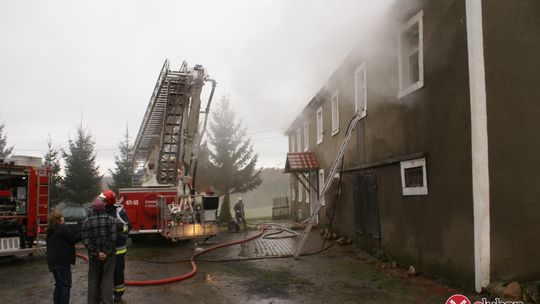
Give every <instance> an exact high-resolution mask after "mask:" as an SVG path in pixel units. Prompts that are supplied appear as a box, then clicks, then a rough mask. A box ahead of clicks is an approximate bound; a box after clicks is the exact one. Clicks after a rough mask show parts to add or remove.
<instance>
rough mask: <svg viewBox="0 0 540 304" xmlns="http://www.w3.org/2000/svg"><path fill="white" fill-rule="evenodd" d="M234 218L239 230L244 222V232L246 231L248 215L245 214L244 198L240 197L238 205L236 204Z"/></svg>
mask: <svg viewBox="0 0 540 304" xmlns="http://www.w3.org/2000/svg"><path fill="white" fill-rule="evenodd" d="M234 217H235V218H236V227H238V228H237V229H239V225H240V222H242V224H243V225H244V230H246V229H247V226H246V214H245V213H244V202H243V201H242V197H239V198H238V201H237V202H236V204H234Z"/></svg>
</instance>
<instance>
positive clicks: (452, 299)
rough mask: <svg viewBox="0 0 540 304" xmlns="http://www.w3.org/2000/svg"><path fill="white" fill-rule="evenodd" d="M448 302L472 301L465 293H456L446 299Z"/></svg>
mask: <svg viewBox="0 0 540 304" xmlns="http://www.w3.org/2000/svg"><path fill="white" fill-rule="evenodd" d="M446 304H471V301H469V299H467V297H466V296H464V295H460V294H455V295H453V296H451V297H450V298H448V300H446Z"/></svg>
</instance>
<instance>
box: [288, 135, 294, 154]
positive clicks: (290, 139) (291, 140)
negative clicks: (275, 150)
mask: <svg viewBox="0 0 540 304" xmlns="http://www.w3.org/2000/svg"><path fill="white" fill-rule="evenodd" d="M289 152H294V135H290V136H289Z"/></svg>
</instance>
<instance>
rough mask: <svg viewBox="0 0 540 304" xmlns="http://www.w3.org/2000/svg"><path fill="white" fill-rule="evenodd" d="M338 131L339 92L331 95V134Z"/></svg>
mask: <svg viewBox="0 0 540 304" xmlns="http://www.w3.org/2000/svg"><path fill="white" fill-rule="evenodd" d="M338 132H339V92H338V91H336V92H335V93H334V95H332V136H334V135H336V134H337V133H338Z"/></svg>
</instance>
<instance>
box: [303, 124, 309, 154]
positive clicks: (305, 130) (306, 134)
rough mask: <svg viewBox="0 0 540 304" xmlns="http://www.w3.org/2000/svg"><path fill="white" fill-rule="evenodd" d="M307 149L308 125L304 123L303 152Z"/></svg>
mask: <svg viewBox="0 0 540 304" xmlns="http://www.w3.org/2000/svg"><path fill="white" fill-rule="evenodd" d="M308 149H309V125H308V121H307V120H306V121H305V122H304V151H307V150H308Z"/></svg>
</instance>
